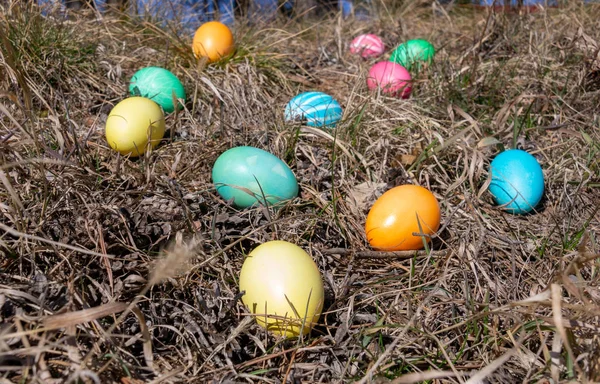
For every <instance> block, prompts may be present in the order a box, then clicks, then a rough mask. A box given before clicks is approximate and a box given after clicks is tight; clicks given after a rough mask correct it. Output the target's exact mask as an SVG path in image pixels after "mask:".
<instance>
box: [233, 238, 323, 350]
mask: <svg viewBox="0 0 600 384" xmlns="http://www.w3.org/2000/svg"><path fill="white" fill-rule="evenodd" d="M239 287H240V292H242V291H245V293H244V296H242V302H243V303H244V305H246V307H248V309H249V310H250V312H252V313H253V314H255V315H256V321H257V323H258V324H259V325H261V326H263V327H265V328H266V329H268V330H269V331H271V332H273V333H275V334H278V335H281V336H285V337H287V338H291V337H297V336H299V335H300V334H307V333H308V332H309V331H310V330H311V329H312V328H313V326H314V325H315V324H316V323H317V322H318V321H319V317H320V315H321V310H322V309H323V301H324V296H325V294H324V288H323V281H322V279H321V273H320V272H319V269H318V267H317V264H316V263H315V262H314V261H313V259H312V258H311V257H310V256H309V255H308V253H306V252H305V251H304V250H303V249H302V248H300V247H299V246H297V245H295V244H292V243H289V242H287V241H281V240H274V241H268V242H266V243H263V244H261V245H259V246H258V247H256V248H255V249H254V250H252V252H250V254H249V255H248V256H247V257H246V259H245V260H244V263H243V265H242V269H241V270H240V280H239Z"/></svg>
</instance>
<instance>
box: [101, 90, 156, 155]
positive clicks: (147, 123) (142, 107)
mask: <svg viewBox="0 0 600 384" xmlns="http://www.w3.org/2000/svg"><path fill="white" fill-rule="evenodd" d="M105 134H106V141H107V142H108V145H110V147H111V148H112V149H114V150H115V151H118V152H120V153H121V154H122V155H129V156H132V157H137V156H140V155H141V154H143V153H144V152H146V150H147V148H148V139H150V146H151V147H152V148H155V147H156V146H157V145H158V143H159V142H160V141H161V140H162V138H163V136H164V135H165V117H164V114H163V111H162V109H161V108H160V106H159V105H158V104H156V103H155V102H154V101H152V100H150V99H148V98H145V97H139V96H133V97H129V98H127V99H124V100H122V101H120V102H119V103H118V104H117V105H115V106H114V107H113V109H112V110H111V111H110V114H109V115H108V118H107V119H106V128H105Z"/></svg>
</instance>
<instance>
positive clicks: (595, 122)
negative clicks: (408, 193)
mask: <svg viewBox="0 0 600 384" xmlns="http://www.w3.org/2000/svg"><path fill="white" fill-rule="evenodd" d="M374 3H375V4H374V5H375V7H376V12H377V15H378V19H377V20H376V21H373V22H371V23H364V22H358V21H353V20H347V21H342V20H340V19H338V18H336V17H335V16H323V15H321V16H318V17H315V16H314V15H312V16H306V17H300V18H297V19H294V20H283V19H282V20H279V21H278V22H277V23H274V24H272V25H270V26H268V27H257V26H254V27H251V26H243V25H240V26H238V27H237V28H236V29H235V34H236V41H237V52H236V54H235V55H234V57H233V58H232V59H230V60H227V61H224V62H220V63H216V64H212V65H209V66H208V67H206V68H202V67H201V66H199V65H198V62H197V61H196V60H195V59H194V57H193V55H192V53H191V49H190V42H191V38H188V37H187V36H183V37H181V36H180V37H178V36H177V35H176V34H175V33H174V30H173V29H170V28H159V27H156V26H154V25H153V24H152V23H150V22H145V21H140V20H137V21H136V20H131V19H129V18H128V17H126V16H124V15H120V16H119V15H117V16H106V17H105V18H103V19H97V18H96V17H95V16H94V15H92V14H91V13H90V12H88V13H85V12H84V13H83V14H82V15H81V17H79V18H77V19H72V20H68V21H61V20H58V19H53V18H42V17H41V16H40V15H39V14H37V13H36V12H35V10H31V9H29V8H27V7H25V6H24V5H23V3H20V2H19V3H10V2H9V3H7V2H2V3H1V4H2V5H1V7H2V12H1V13H0V39H1V40H0V41H1V44H0V75H1V76H0V123H1V126H0V146H1V149H0V159H1V160H0V179H1V181H2V187H1V188H0V210H1V216H0V375H1V376H0V382H1V383H9V382H15V383H17V382H19V383H25V382H44V383H53V382H55V383H62V382H82V383H83V382H90V383H91V382H97V383H99V382H102V383H109V382H120V383H141V382H153V383H157V382H267V383H278V382H294V383H300V382H306V383H309V382H311V383H312V382H353V381H359V382H381V383H385V382H388V381H390V382H395V383H409V382H430V383H432V382H451V383H465V382H469V383H476V382H486V381H487V382H497V383H516V382H533V383H549V382H554V383H557V382H568V381H574V382H575V381H576V382H593V381H596V382H597V381H599V380H600V321H599V319H600V290H599V288H598V287H599V285H600V284H599V283H600V269H599V264H598V262H599V260H598V259H599V258H600V254H599V252H600V244H599V239H600V237H599V234H600V212H599V211H600V204H599V201H600V176H599V174H600V162H599V160H598V158H599V154H600V55H599V52H600V22H599V21H598V18H597V17H595V16H594V15H598V14H599V13H600V7H599V6H598V5H587V6H582V5H580V4H578V3H576V2H571V3H570V4H568V5H566V6H565V7H564V8H562V9H547V10H540V11H539V12H535V13H521V14H519V13H511V14H505V13H490V12H488V11H485V10H473V9H471V8H463V7H459V6H449V7H445V8H444V7H441V6H440V5H438V4H437V3H434V4H433V5H432V3H431V2H409V1H407V2H402V1H383V0H382V1H374ZM362 32H373V33H377V34H380V35H381V36H382V37H383V39H384V41H385V42H386V44H387V46H388V51H387V53H386V56H384V58H386V59H387V58H388V57H389V54H390V52H391V49H392V48H394V47H395V46H397V45H398V44H400V43H401V42H403V41H405V40H407V39H411V38H416V37H423V38H427V39H429V40H430V41H431V42H432V43H433V44H434V45H435V47H436V48H437V50H438V52H437V55H436V58H435V61H434V63H433V64H432V65H431V66H430V67H428V68H426V69H425V70H424V71H422V72H421V73H419V74H416V75H415V83H414V87H413V95H412V97H411V98H410V99H408V100H398V99H393V98H388V97H384V96H381V95H377V94H375V93H371V92H369V91H368V89H367V87H366V83H365V76H366V72H367V70H368V68H369V65H370V64H371V63H372V62H373V61H365V60H363V59H361V58H359V57H355V56H352V55H350V54H349V52H348V49H347V47H348V43H349V42H350V40H351V38H352V37H354V36H356V35H357V34H359V33H362ZM148 65H159V66H163V67H165V68H167V69H169V70H171V71H172V72H174V73H175V74H176V75H177V76H179V77H180V79H181V80H182V81H183V83H184V85H185V87H186V90H187V93H188V100H187V103H186V106H185V109H184V110H182V111H180V112H179V113H177V114H173V115H169V116H168V118H167V128H168V132H167V134H166V136H165V140H164V141H163V142H162V143H161V145H160V146H159V147H158V148H157V149H156V150H154V151H152V152H151V153H149V154H148V155H146V156H144V157H143V158H140V159H126V158H123V157H120V156H118V155H117V154H116V153H115V152H114V151H112V150H111V149H110V148H109V147H108V146H107V143H106V141H105V139H104V122H105V120H106V117H107V114H108V112H109V111H110V109H111V108H112V106H114V105H115V104H116V103H117V102H118V101H120V100H122V98H124V97H126V96H127V85H128V80H129V78H130V77H131V75H132V74H133V73H134V72H135V71H136V70H138V69H139V68H141V67H144V66H148ZM305 90H320V91H324V92H328V93H330V94H332V95H333V96H334V97H335V98H337V100H339V102H340V103H341V104H342V107H343V108H344V117H343V122H342V123H341V124H340V125H339V126H338V127H337V128H336V129H335V130H333V131H325V130H320V129H314V128H309V127H304V126H300V125H299V124H297V123H294V124H293V123H286V122H284V120H283V108H284V106H285V104H286V103H287V102H288V101H289V99H290V98H291V97H293V96H294V95H296V94H297V93H299V92H301V91H305ZM237 145H253V146H257V147H260V148H264V149H267V150H269V151H271V152H272V153H274V154H276V155H277V156H279V157H281V158H282V159H284V160H285V161H286V162H287V163H288V164H289V165H290V166H291V167H292V169H293V171H294V172H295V174H296V176H297V178H298V181H299V183H300V188H301V193H300V195H299V197H298V198H296V199H294V200H293V201H292V202H290V204H288V205H287V206H286V207H285V208H284V209H282V210H279V211H274V210H271V209H265V208H260V209H246V210H236V209H234V208H233V207H231V206H228V205H227V204H226V202H224V201H223V200H222V199H221V198H220V197H219V196H218V195H217V194H216V193H215V190H214V187H213V185H212V184H211V179H210V174H211V167H212V164H213V162H214V161H215V159H216V158H217V156H218V155H219V154H220V153H222V152H223V151H225V150H226V149H228V148H230V147H233V146H237ZM503 148H523V149H527V150H528V151H530V153H532V154H534V155H535V156H536V158H537V159H538V160H539V162H540V163H541V165H542V167H543V170H544V175H545V178H546V179H545V180H546V191H545V195H544V200H543V204H542V206H541V207H540V209H539V210H538V211H537V212H536V213H535V214H531V215H526V216H513V215H510V214H507V213H505V212H504V211H502V210H500V209H498V208H497V207H495V206H494V205H493V202H492V199H491V196H490V195H489V193H488V192H487V184H488V167H489V163H490V161H491V159H493V157H494V156H495V155H496V154H497V153H499V152H500V151H501V150H502V149H503ZM404 183H411V184H419V185H423V186H426V187H427V188H429V189H431V190H432V191H433V192H434V193H435V195H436V196H437V198H438V199H439V201H440V203H441V208H442V228H441V229H440V231H439V232H438V234H437V236H436V237H435V239H434V241H433V246H432V248H431V250H430V252H425V251H419V252H412V253H409V254H408V255H407V254H397V255H391V254H382V253H376V252H372V250H371V249H370V247H369V244H368V242H367V241H366V238H365V233H364V222H365V218H366V215H367V213H368V210H369V207H370V206H371V204H372V203H373V202H374V201H375V199H376V198H377V197H378V196H380V195H381V194H382V193H383V192H384V191H385V190H387V189H389V188H391V187H393V186H396V185H399V184H404ZM272 239H282V240H288V241H291V242H293V243H296V244H298V245H300V246H301V247H302V248H303V249H305V250H306V251H307V252H308V253H309V254H310V255H312V256H313V258H314V260H315V261H316V262H317V264H318V266H319V269H320V271H321V272H322V275H323V279H324V282H325V289H326V302H325V313H324V314H323V316H322V317H321V320H320V324H319V326H318V327H316V328H315V329H314V330H313V331H312V333H311V334H310V335H309V336H308V337H305V338H303V339H302V340H283V339H280V338H277V337H274V336H273V335H270V334H268V333H266V332H265V330H264V329H263V328H260V327H259V326H258V325H256V324H255V322H254V321H253V320H252V318H251V317H249V316H248V311H247V310H246V309H245V307H244V306H243V305H242V303H241V300H240V294H239V290H238V286H237V280H238V273H239V270H240V267H241V264H242V261H243V257H244V254H247V253H248V252H250V251H251V250H252V249H253V248H254V247H256V246H257V245H259V244H261V243H262V242H264V241H267V240H272Z"/></svg>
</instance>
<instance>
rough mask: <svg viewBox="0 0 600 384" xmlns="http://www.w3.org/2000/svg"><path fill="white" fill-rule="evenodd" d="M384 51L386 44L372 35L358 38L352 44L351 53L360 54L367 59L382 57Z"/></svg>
mask: <svg viewBox="0 0 600 384" xmlns="http://www.w3.org/2000/svg"><path fill="white" fill-rule="evenodd" d="M384 51H385V44H384V43H383V41H382V40H381V38H380V37H379V36H377V35H374V34H372V33H368V34H364V35H359V36H356V37H355V38H354V40H352V42H351V43H350V52H352V53H354V54H360V55H361V56H362V57H363V58H365V59H368V58H370V57H377V56H380V55H381V54H383V52H384Z"/></svg>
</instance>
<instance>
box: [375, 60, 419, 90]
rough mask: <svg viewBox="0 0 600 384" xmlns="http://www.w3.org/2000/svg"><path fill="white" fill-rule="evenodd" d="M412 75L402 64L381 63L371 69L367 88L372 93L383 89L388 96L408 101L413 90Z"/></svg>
mask: <svg viewBox="0 0 600 384" xmlns="http://www.w3.org/2000/svg"><path fill="white" fill-rule="evenodd" d="M411 81H412V78H411V76H410V73H409V72H408V71H407V70H406V68H404V67H403V66H401V65H400V64H396V63H393V62H391V61H380V62H378V63H375V64H374V65H373V66H372V67H371V69H369V75H368V77H367V86H368V87H369V89H370V90H371V91H374V90H376V89H377V88H381V92H382V93H383V94H385V95H388V96H394V97H401V98H403V99H407V98H408V97H409V96H410V92H411V90H412V85H411Z"/></svg>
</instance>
